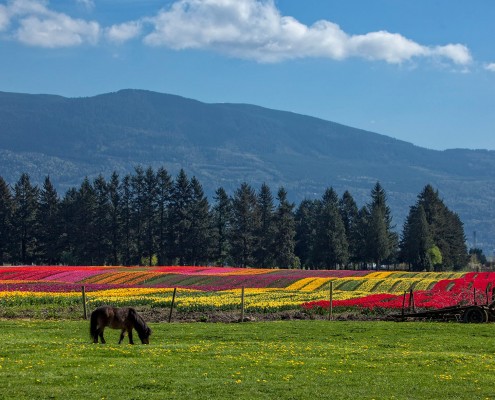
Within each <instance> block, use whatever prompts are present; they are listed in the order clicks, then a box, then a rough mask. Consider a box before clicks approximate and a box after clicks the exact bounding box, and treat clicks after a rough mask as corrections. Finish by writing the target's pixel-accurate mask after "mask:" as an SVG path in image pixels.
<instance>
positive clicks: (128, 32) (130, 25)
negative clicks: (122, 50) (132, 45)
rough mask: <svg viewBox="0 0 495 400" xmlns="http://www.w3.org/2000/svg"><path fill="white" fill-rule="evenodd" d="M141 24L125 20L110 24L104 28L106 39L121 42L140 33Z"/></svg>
mask: <svg viewBox="0 0 495 400" xmlns="http://www.w3.org/2000/svg"><path fill="white" fill-rule="evenodd" d="M141 30H142V24H141V22H139V21H132V22H126V23H123V24H120V25H112V26H111V27H110V28H107V29H106V30H105V35H106V37H107V38H108V40H110V41H112V42H116V43H123V42H125V41H127V40H130V39H133V38H135V37H138V36H140V35H141Z"/></svg>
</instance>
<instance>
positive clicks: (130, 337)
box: [127, 328, 134, 344]
mask: <svg viewBox="0 0 495 400" xmlns="http://www.w3.org/2000/svg"><path fill="white" fill-rule="evenodd" d="M127 332H128V333H129V344H134V341H133V340H132V328H130V329H128V330H127Z"/></svg>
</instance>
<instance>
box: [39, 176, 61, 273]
mask: <svg viewBox="0 0 495 400" xmlns="http://www.w3.org/2000/svg"><path fill="white" fill-rule="evenodd" d="M37 217H38V223H37V226H38V235H37V237H38V259H39V261H41V262H42V263H48V264H55V263H57V262H58V261H59V260H60V255H61V247H60V246H61V242H60V241H61V235H62V218H61V212H60V200H59V198H58V194H57V191H56V190H55V187H54V186H53V184H52V182H51V181H50V178H49V177H48V176H47V177H46V178H45V181H44V183H43V187H42V188H41V190H40V193H39V212H38V215H37Z"/></svg>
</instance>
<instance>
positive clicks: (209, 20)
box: [144, 0, 471, 65]
mask: <svg viewBox="0 0 495 400" xmlns="http://www.w3.org/2000/svg"><path fill="white" fill-rule="evenodd" d="M150 22H151V23H152V25H153V31H152V32H151V33H149V34H148V35H147V36H145V38H144V41H145V43H147V44H149V45H152V46H167V47H170V48H173V49H187V48H197V49H209V50H214V51H218V52H221V53H225V54H227V55H231V56H235V57H240V58H247V59H254V60H257V61H260V62H277V61H283V60H286V59H294V58H303V57H327V58H331V59H335V60H341V59H345V58H348V57H361V58H365V59H369V60H381V61H385V62H388V63H402V62H405V61H408V60H410V59H412V58H413V57H440V58H443V59H446V60H448V61H450V62H453V63H455V64H460V65H467V64H469V63H470V62H471V55H470V53H469V50H468V49H467V48H466V47H465V46H462V45H459V44H448V45H446V46H436V47H428V46H424V45H421V44H418V43H416V42H414V41H412V40H410V39H407V38H405V37H404V36H402V35H400V34H397V33H389V32H386V31H379V32H370V33H367V34H365V35H349V34H347V33H346V32H344V31H343V30H342V29H341V28H340V27H339V26H338V25H337V24H335V23H332V22H329V21H318V22H316V23H315V24H313V25H312V26H306V25H304V24H302V23H300V22H299V21H297V20H295V19H294V18H292V17H287V16H282V15H281V14H280V12H279V11H278V9H277V8H276V6H275V3H274V2H273V0H265V1H263V0H261V1H260V0H178V1H176V2H175V3H174V4H173V5H172V6H171V7H170V8H169V9H168V10H162V11H160V12H159V13H158V15H157V16H156V17H155V18H152V19H150Z"/></svg>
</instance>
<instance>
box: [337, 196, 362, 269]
mask: <svg viewBox="0 0 495 400" xmlns="http://www.w3.org/2000/svg"><path fill="white" fill-rule="evenodd" d="M339 211H340V216H341V217H342V222H343V223H344V228H345V236H346V238H347V242H348V244H349V260H350V261H351V262H353V263H357V262H358V261H359V257H358V252H359V246H360V243H359V232H358V214H359V210H358V207H357V205H356V202H355V201H354V198H353V197H352V195H351V194H350V193H349V191H347V190H346V191H345V192H344V194H343V195H342V197H341V199H340V200H339Z"/></svg>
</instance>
